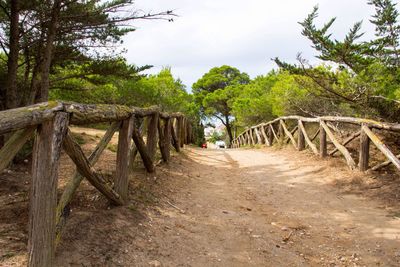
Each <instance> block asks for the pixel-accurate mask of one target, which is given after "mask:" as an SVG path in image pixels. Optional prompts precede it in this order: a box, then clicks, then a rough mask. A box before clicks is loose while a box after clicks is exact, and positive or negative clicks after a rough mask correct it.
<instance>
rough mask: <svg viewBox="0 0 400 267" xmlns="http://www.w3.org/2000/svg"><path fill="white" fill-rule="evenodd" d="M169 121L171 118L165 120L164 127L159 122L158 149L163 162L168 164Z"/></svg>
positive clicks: (169, 147)
mask: <svg viewBox="0 0 400 267" xmlns="http://www.w3.org/2000/svg"><path fill="white" fill-rule="evenodd" d="M171 121H172V119H171V118H166V119H165V120H164V126H162V121H161V120H160V121H159V128H158V129H159V136H160V141H159V147H160V151H161V156H162V158H163V161H164V162H168V161H169V158H170V155H171Z"/></svg>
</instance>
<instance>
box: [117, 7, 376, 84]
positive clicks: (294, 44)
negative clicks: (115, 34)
mask: <svg viewBox="0 0 400 267" xmlns="http://www.w3.org/2000/svg"><path fill="white" fill-rule="evenodd" d="M317 4H318V5H319V7H320V12H319V13H320V16H319V18H318V20H317V21H318V22H320V23H324V22H326V21H327V20H328V19H329V18H331V17H335V16H336V17H337V21H336V22H335V24H334V26H333V28H332V30H333V36H335V37H336V38H339V39H340V38H342V37H343V36H344V35H345V34H346V33H347V31H348V29H349V27H350V26H352V25H353V24H354V23H355V22H357V21H360V20H363V21H364V23H363V31H365V32H367V33H368V35H369V36H371V34H372V31H373V27H372V26H371V25H370V23H369V22H368V19H369V18H370V15H371V14H373V8H372V7H371V6H368V5H367V0H136V8H138V9H142V10H144V11H152V12H158V11H163V10H170V9H172V10H175V13H176V14H178V15H179V17H177V18H175V21H174V22H172V23H170V22H166V21H138V22H136V23H135V26H136V27H137V31H135V32H133V33H131V34H129V35H128V36H126V37H125V39H124V45H123V46H124V48H125V49H126V50H127V53H126V55H125V56H126V57H127V59H128V62H129V63H133V64H136V65H138V66H141V65H146V64H149V65H154V68H153V69H152V70H150V71H149V73H156V72H158V71H159V70H160V69H161V68H162V67H164V66H170V67H171V68H172V72H173V74H174V76H175V77H179V78H180V79H181V80H182V81H183V83H184V84H185V85H186V86H187V87H188V90H190V87H191V85H192V84H193V83H194V82H195V81H197V79H199V78H200V77H201V76H202V75H203V74H204V73H206V72H207V71H208V70H209V69H210V68H212V67H216V66H221V65H224V64H227V65H231V66H234V67H236V68H238V69H240V70H241V71H244V72H247V73H248V74H249V75H250V76H251V77H255V76H257V75H260V74H266V73H267V72H268V71H270V70H271V69H273V68H276V65H275V64H274V63H273V62H272V61H271V60H270V59H271V58H273V57H280V58H281V59H283V60H285V61H289V62H294V61H295V58H296V54H297V53H298V52H301V53H303V55H304V57H305V58H308V59H310V60H312V62H315V60H313V58H314V56H315V52H314V51H313V50H312V48H311V47H310V42H309V41H308V40H307V39H306V38H305V37H303V36H302V35H301V26H300V25H299V24H298V22H299V21H302V20H303V19H304V18H305V17H306V16H307V14H309V13H310V12H311V11H312V7H313V6H315V5H317Z"/></svg>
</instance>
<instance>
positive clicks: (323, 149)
mask: <svg viewBox="0 0 400 267" xmlns="http://www.w3.org/2000/svg"><path fill="white" fill-rule="evenodd" d="M319 155H320V156H321V158H324V157H326V156H328V150H327V143H326V131H325V129H324V128H323V127H322V125H321V124H320V125H319Z"/></svg>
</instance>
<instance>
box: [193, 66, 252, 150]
mask: <svg viewBox="0 0 400 267" xmlns="http://www.w3.org/2000/svg"><path fill="white" fill-rule="evenodd" d="M249 82H250V78H249V76H248V75H247V74H246V73H243V72H240V71H239V70H238V69H236V68H234V67H231V66H227V65H224V66H221V67H216V68H212V69H211V70H210V71H209V72H208V73H206V74H204V75H203V77H202V78H200V79H199V80H198V81H197V82H196V83H194V84H193V86H192V89H193V95H194V98H195V101H196V103H197V104H198V105H199V107H200V112H201V113H202V114H203V115H205V116H210V117H215V118H217V119H218V120H220V121H221V123H222V124H223V125H224V126H225V127H226V132H227V134H228V137H229V141H230V142H231V141H232V140H233V133H232V120H233V117H232V103H233V100H234V99H235V97H237V96H238V95H239V93H240V86H242V85H244V84H248V83H249Z"/></svg>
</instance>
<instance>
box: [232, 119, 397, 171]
mask: <svg viewBox="0 0 400 267" xmlns="http://www.w3.org/2000/svg"><path fill="white" fill-rule="evenodd" d="M293 122H294V123H293ZM289 123H291V124H292V127H293V128H292V129H290V128H289V127H288V124H289ZM333 123H341V124H349V125H352V126H353V128H354V127H359V128H358V130H356V131H354V133H352V134H350V135H349V136H347V137H346V138H344V139H343V140H340V139H339V138H338V137H337V127H335V126H334V125H333ZM309 124H313V125H315V124H317V130H316V131H315V133H313V134H312V135H309V133H308V132H307V130H306V129H307V127H306V126H308V125H309ZM314 128H315V127H314ZM349 128H351V127H349ZM377 130H386V131H393V132H400V124H396V123H386V122H378V121H374V120H369V119H360V118H352V117H332V116H327V117H317V118H307V117H301V116H285V117H279V118H277V119H275V120H272V121H270V122H267V123H261V124H258V125H256V126H252V127H250V128H248V129H246V130H245V131H244V132H243V133H241V134H240V135H239V136H238V137H237V138H235V139H234V140H233V141H232V144H231V146H232V147H233V148H239V147H241V146H246V145H256V144H265V145H267V146H272V145H274V144H275V143H281V144H283V143H287V142H291V143H292V145H293V146H294V147H295V148H296V149H297V150H299V151H301V150H304V149H305V148H306V147H307V146H308V147H309V148H310V149H311V150H312V151H313V152H314V154H316V155H319V156H320V157H327V156H333V155H334V154H336V153H338V152H340V153H341V154H342V156H343V157H344V158H345V160H346V163H347V165H348V166H349V167H350V169H352V170H354V169H357V168H358V169H359V170H360V171H367V170H369V169H371V170H379V169H381V168H384V167H386V166H389V165H391V164H393V165H394V166H395V167H396V168H397V169H398V170H400V160H399V158H400V154H398V155H395V154H394V153H393V152H392V151H391V150H390V149H389V148H388V147H387V146H386V145H385V144H384V142H383V141H382V140H381V138H379V136H378V135H377V134H376V133H375V132H374V131H377ZM296 132H297V134H295V133H296ZM317 137H319V138H318V139H317ZM357 139H358V140H359V149H358V163H357V164H356V161H355V159H354V158H353V156H352V154H351V153H350V151H349V149H348V148H347V147H346V145H349V144H350V143H352V142H354V141H355V140H357ZM315 140H318V141H319V142H315ZM328 140H329V141H330V142H331V143H332V144H333V147H334V148H333V150H331V151H328ZM371 142H372V143H373V144H374V145H375V147H376V148H377V149H378V150H380V151H381V152H382V153H383V155H385V157H386V159H387V160H386V161H384V162H381V163H379V164H376V165H375V166H372V167H370V166H369V158H370V143H371Z"/></svg>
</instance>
